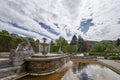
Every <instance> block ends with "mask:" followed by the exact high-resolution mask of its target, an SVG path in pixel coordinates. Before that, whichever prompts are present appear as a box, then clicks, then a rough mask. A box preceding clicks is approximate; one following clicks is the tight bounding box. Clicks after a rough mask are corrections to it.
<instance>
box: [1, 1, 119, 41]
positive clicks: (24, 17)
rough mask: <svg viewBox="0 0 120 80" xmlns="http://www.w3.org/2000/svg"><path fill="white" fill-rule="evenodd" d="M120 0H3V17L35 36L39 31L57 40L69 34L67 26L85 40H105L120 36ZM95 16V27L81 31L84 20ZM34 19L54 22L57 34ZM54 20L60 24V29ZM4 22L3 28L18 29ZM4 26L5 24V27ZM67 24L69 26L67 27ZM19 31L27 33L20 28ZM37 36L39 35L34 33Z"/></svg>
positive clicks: (52, 25)
mask: <svg viewBox="0 0 120 80" xmlns="http://www.w3.org/2000/svg"><path fill="white" fill-rule="evenodd" d="M119 6H120V0H0V19H1V20H3V21H5V22H15V23H17V24H18V25H20V26H22V27H24V28H27V29H28V33H29V32H30V33H31V34H30V35H33V32H31V31H36V32H39V33H45V34H46V35H48V36H50V37H52V38H54V39H56V38H58V37H59V36H64V37H65V38H66V39H68V40H70V39H71V37H69V38H68V37H67V35H66V31H65V30H66V29H67V30H69V29H70V32H71V33H72V35H74V34H77V35H79V34H80V35H81V36H82V37H83V38H85V39H90V40H102V39H116V38H117V37H120V36H119V34H120V32H119V30H120V27H119V26H120V24H118V23H117V22H118V18H120V14H119V13H120V7H119ZM84 18H85V19H90V18H92V19H93V22H94V24H95V26H93V27H90V28H89V30H88V32H87V33H86V34H83V33H82V32H81V31H78V30H77V29H78V27H79V26H80V21H82V19H84ZM34 19H36V20H38V21H39V22H41V21H42V22H44V23H46V24H47V25H50V26H51V27H52V28H53V29H54V30H55V31H57V32H60V35H59V36H56V35H54V34H52V33H50V32H48V31H47V30H45V29H43V28H42V27H41V26H40V25H39V24H38V23H37V22H36V21H34ZM53 23H57V24H58V27H60V28H57V27H56V26H55V25H54V24H53ZM6 24H7V23H2V22H0V25H1V26H0V29H7V28H8V30H11V31H15V30H16V29H17V28H14V27H12V26H7V27H6ZM2 26H4V27H2ZM65 26H66V27H65ZM17 31H18V32H21V33H25V34H28V33H26V32H25V31H23V30H20V29H18V30H17ZM34 36H36V37H39V35H38V34H35V33H34Z"/></svg>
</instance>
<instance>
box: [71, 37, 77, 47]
mask: <svg viewBox="0 0 120 80" xmlns="http://www.w3.org/2000/svg"><path fill="white" fill-rule="evenodd" d="M76 44H77V37H76V35H74V36H73V37H72V40H71V42H70V45H76Z"/></svg>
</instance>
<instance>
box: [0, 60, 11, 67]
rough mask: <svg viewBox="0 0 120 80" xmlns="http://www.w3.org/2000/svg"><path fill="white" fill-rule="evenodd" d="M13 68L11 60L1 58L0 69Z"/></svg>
mask: <svg viewBox="0 0 120 80" xmlns="http://www.w3.org/2000/svg"><path fill="white" fill-rule="evenodd" d="M7 67H11V62H10V60H9V59H5V58H1V59H0V69H2V68H7Z"/></svg>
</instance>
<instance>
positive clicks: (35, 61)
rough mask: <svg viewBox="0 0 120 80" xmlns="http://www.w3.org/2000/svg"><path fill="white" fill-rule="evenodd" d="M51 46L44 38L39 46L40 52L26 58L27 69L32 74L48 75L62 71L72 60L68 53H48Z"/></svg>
mask: <svg viewBox="0 0 120 80" xmlns="http://www.w3.org/2000/svg"><path fill="white" fill-rule="evenodd" d="M49 46H50V45H49V44H47V43H46V38H43V43H40V46H39V51H40V52H39V53H38V54H34V55H33V56H32V57H27V58H26V59H25V61H26V71H27V72H28V73H29V74H30V75H48V74H52V73H55V72H57V71H61V70H62V69H63V68H64V67H65V64H66V63H67V62H68V61H70V58H69V56H68V55H65V54H50V53H48V51H49V48H50V47H49Z"/></svg>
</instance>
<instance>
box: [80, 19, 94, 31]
mask: <svg viewBox="0 0 120 80" xmlns="http://www.w3.org/2000/svg"><path fill="white" fill-rule="evenodd" d="M92 21H93V19H87V20H85V19H84V20H83V21H81V23H80V27H79V28H78V30H81V31H82V32H83V33H86V32H87V31H88V30H89V28H90V27H91V26H94V23H93V22H92Z"/></svg>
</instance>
